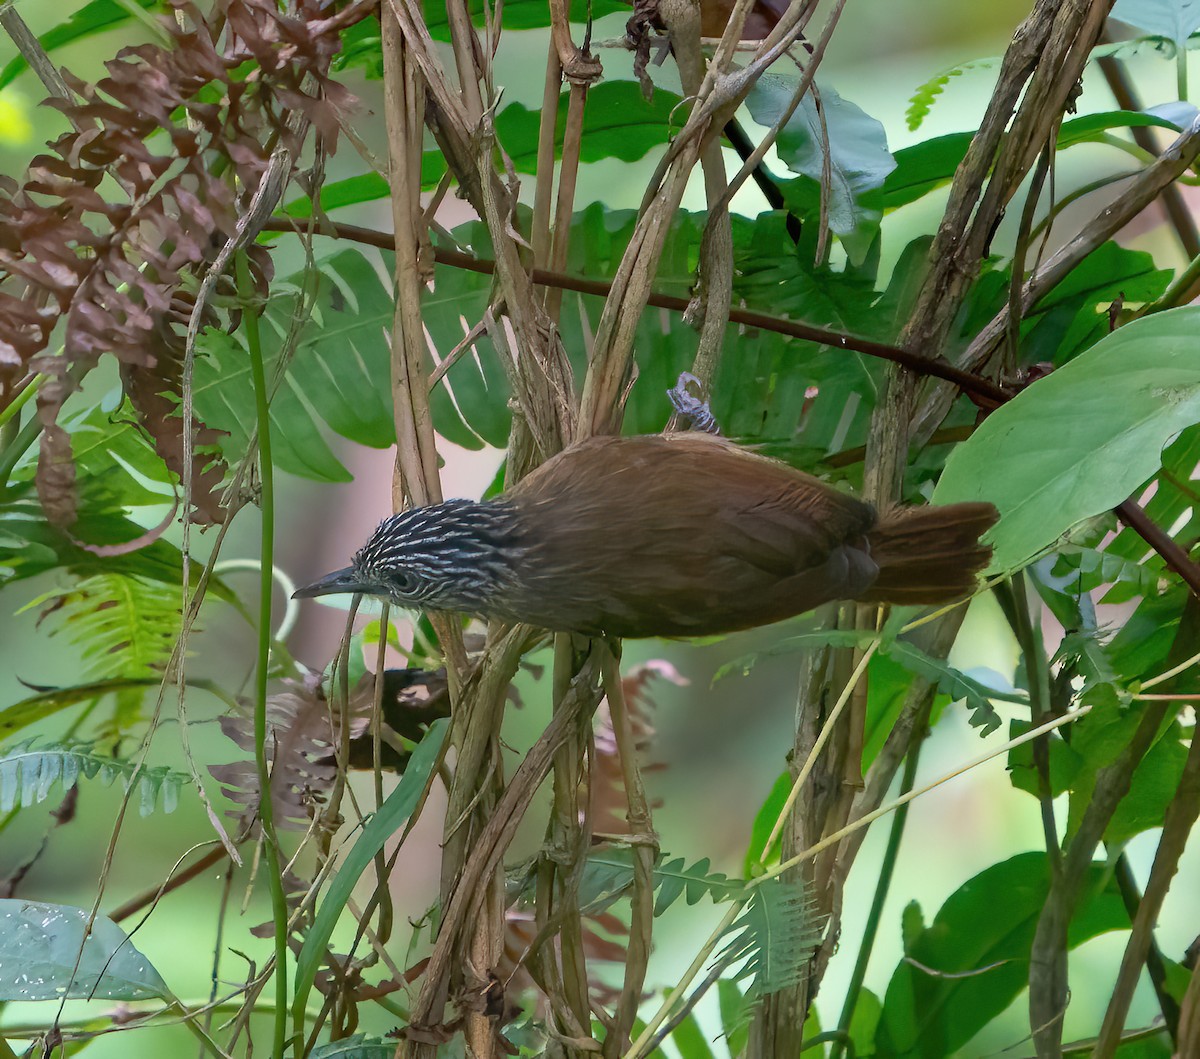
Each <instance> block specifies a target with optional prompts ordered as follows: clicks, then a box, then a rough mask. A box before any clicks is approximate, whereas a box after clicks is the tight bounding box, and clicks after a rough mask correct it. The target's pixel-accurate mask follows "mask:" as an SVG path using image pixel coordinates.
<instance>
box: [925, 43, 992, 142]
mask: <svg viewBox="0 0 1200 1059" xmlns="http://www.w3.org/2000/svg"><path fill="white" fill-rule="evenodd" d="M999 61H1000V60H999V59H997V58H994V57H992V58H987V59H972V60H970V61H969V62H965V63H959V64H958V65H957V66H952V67H950V69H949V70H946V71H944V72H942V73H940V74H938V75H937V76H936V77H931V78H930V79H929V80H928V81H926V82H925V83H924V84H923V85H921V87H920V88H918V89H917V90H916V92H915V93H914V94H913V96H912V98H911V99H910V100H909V101H908V111H907V114H906V117H907V119H908V129H909V131H910V132H916V130H917V129H919V128H920V127H921V122H923V121H924V120H925V119H926V118H927V117H928V116H929V112H930V111H931V110H932V109H933V104H934V102H935V101H936V100H937V97H938V96H940V95H941V94H942V92H943V91H944V90H945V88H946V85H948V84H949V83H950V78H952V77H961V76H962V75H963V74H964V73H966V72H967V71H968V70H989V69H991V68H992V67H993V66H995V65H996V64H997V63H998V62H999Z"/></svg>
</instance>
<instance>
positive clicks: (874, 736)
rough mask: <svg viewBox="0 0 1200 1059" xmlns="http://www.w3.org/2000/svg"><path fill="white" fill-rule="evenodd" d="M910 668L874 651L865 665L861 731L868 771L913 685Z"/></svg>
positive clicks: (864, 766)
mask: <svg viewBox="0 0 1200 1059" xmlns="http://www.w3.org/2000/svg"><path fill="white" fill-rule="evenodd" d="M913 676H914V674H913V672H912V670H911V669H908V668H906V667H905V666H903V665H901V664H900V662H898V661H897V660H896V659H894V658H890V657H888V656H887V655H884V654H880V653H879V652H878V651H876V652H875V656H874V657H873V658H872V659H871V661H870V662H868V663H867V722H866V726H865V728H864V730H863V762H862V767H863V768H864V769H868V768H870V767H871V763H872V762H873V761H874V760H875V758H876V757H877V756H878V755H879V751H880V750H882V749H883V744H884V743H885V742H886V741H887V737H888V736H889V735H890V734H891V731H892V727H893V726H894V725H895V723H896V720H897V718H898V717H899V716H900V711H901V709H903V707H904V702H905V700H906V699H907V698H908V692H909V689H910V688H911V687H912V683H913Z"/></svg>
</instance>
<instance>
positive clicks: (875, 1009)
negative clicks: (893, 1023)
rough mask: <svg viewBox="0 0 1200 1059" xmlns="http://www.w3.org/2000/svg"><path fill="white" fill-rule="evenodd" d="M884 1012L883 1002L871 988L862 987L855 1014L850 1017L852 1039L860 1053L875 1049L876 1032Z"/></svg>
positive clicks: (866, 1053)
mask: <svg viewBox="0 0 1200 1059" xmlns="http://www.w3.org/2000/svg"><path fill="white" fill-rule="evenodd" d="M882 1014H883V1003H882V1002H881V1001H880V999H879V997H877V996H876V995H875V994H874V993H872V992H871V990H869V989H865V988H864V989H860V990H859V993H858V1002H857V1003H856V1004H855V1005H854V1014H853V1015H852V1016H851V1018H850V1040H851V1041H853V1042H854V1051H855V1052H856V1053H857V1054H858V1055H871V1054H873V1053H874V1051H875V1034H876V1033H877V1032H878V1030H879V1019H880V1016H881V1015H882Z"/></svg>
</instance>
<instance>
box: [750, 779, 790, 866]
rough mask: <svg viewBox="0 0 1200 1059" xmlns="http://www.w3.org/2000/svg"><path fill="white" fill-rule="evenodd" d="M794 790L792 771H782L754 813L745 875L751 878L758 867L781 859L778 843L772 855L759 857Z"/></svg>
mask: <svg viewBox="0 0 1200 1059" xmlns="http://www.w3.org/2000/svg"><path fill="white" fill-rule="evenodd" d="M791 790H792V775H791V773H790V772H787V771H784V772H781V773H780V774H779V776H778V778H776V780H775V783H774V784H773V785H772V786H771V791H770V793H769V794H768V795H767V798H766V801H764V802H763V803H762V805H761V806H759V809H758V812H757V813H755V814H754V823H753V825H752V826H751V828H750V846H749V848H748V849H747V850H746V857H745V860H744V864H745V869H744V871H745V875H746V877H747V878H751V877H752V876H753V875H754V874H755V872H756V869H759V868H765V867H767V866H769V865H770V864H774V863H777V862H778V860H779V846H778V844H776V847H775V849H774V850H772V852H771V855H770V857H769V858H768V859H767V860H766V861H765V862H764V861H760V860H759V859H758V857H759V854H761V853H762V848H763V846H765V845H766V844H767V839H768V838H770V836H771V831H772V830H774V827H775V821H776V820H778V819H779V814H780V813H781V812H782V811H783V806H784V804H785V803H786V802H787V796H788V795H789V794H790V793H791Z"/></svg>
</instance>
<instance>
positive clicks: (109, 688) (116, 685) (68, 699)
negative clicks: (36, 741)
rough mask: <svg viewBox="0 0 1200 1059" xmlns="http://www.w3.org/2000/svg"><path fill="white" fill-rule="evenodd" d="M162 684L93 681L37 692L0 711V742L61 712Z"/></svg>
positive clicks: (151, 680) (123, 679) (146, 679)
mask: <svg viewBox="0 0 1200 1059" xmlns="http://www.w3.org/2000/svg"><path fill="white" fill-rule="evenodd" d="M161 683H162V678H161V677H142V678H130V677H118V678H116V679H113V680H95V681H92V682H91V683H88V684H76V685H73V686H71V687H68V688H50V689H48V690H45V691H40V692H38V694H36V695H30V696H29V697H28V698H25V699H22V700H21V701H20V702H14V703H13V704H12V705H11V706H6V707H4V709H0V739H3V738H5V737H7V736H10V735H12V733H13V732H18V731H20V730H21V729H22V728H27V727H29V725H31V724H36V723H37V722H38V721H44V720H45V719H46V718H47V717H52V716H53V715H54V714H56V713H58V712H59V711H60V710H65V709H68V708H69V707H71V706H78V705H79V704H80V703H81V702H92V701H94V700H95V699H99V698H102V697H103V696H105V695H112V694H121V693H126V692H131V691H136V692H139V693H145V692H146V691H147V690H149V689H150V688H157V687H158V686H159V685H160V684H161Z"/></svg>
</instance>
